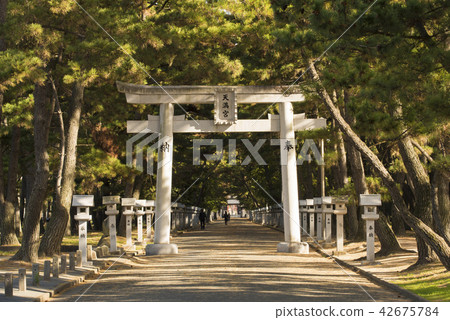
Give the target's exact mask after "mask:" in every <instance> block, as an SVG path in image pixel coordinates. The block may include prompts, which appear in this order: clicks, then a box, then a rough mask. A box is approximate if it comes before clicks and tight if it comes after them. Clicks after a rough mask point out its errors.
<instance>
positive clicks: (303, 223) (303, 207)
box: [299, 200, 308, 236]
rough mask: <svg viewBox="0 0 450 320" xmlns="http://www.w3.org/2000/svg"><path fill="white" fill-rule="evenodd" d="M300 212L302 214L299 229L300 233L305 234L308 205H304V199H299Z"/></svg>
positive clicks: (306, 231) (306, 232) (306, 230)
mask: <svg viewBox="0 0 450 320" xmlns="http://www.w3.org/2000/svg"><path fill="white" fill-rule="evenodd" d="M299 204H300V213H301V215H302V219H301V226H302V227H301V231H302V235H304V236H306V235H307V234H308V206H307V205H306V200H300V201H299Z"/></svg>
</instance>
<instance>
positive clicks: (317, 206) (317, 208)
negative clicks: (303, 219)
mask: <svg viewBox="0 0 450 320" xmlns="http://www.w3.org/2000/svg"><path fill="white" fill-rule="evenodd" d="M313 200H314V212H315V213H316V217H317V218H316V222H317V240H323V229H322V198H321V197H319V198H314V199H313Z"/></svg>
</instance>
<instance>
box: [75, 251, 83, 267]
mask: <svg viewBox="0 0 450 320" xmlns="http://www.w3.org/2000/svg"><path fill="white" fill-rule="evenodd" d="M76 258H77V267H82V266H83V253H82V252H81V250H77V252H76Z"/></svg>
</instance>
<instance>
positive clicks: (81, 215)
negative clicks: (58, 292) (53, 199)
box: [72, 195, 94, 265]
mask: <svg viewBox="0 0 450 320" xmlns="http://www.w3.org/2000/svg"><path fill="white" fill-rule="evenodd" d="M72 206H73V207H76V208H77V214H76V215H75V217H74V219H75V220H77V221H78V238H79V240H78V247H79V250H80V251H81V261H82V264H83V265H89V264H90V263H89V262H88V259H87V222H88V221H90V220H91V219H92V216H91V215H89V207H93V206H94V196H89V195H73V196H72Z"/></svg>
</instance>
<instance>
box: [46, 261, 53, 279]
mask: <svg viewBox="0 0 450 320" xmlns="http://www.w3.org/2000/svg"><path fill="white" fill-rule="evenodd" d="M51 269H52V263H51V262H50V261H49V260H46V261H44V280H50V273H51Z"/></svg>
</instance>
